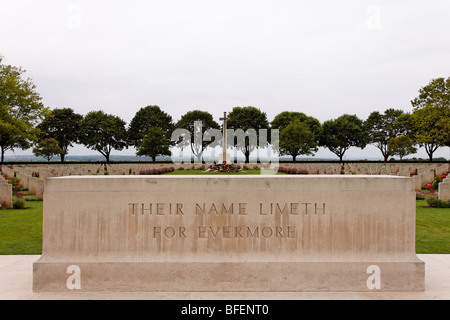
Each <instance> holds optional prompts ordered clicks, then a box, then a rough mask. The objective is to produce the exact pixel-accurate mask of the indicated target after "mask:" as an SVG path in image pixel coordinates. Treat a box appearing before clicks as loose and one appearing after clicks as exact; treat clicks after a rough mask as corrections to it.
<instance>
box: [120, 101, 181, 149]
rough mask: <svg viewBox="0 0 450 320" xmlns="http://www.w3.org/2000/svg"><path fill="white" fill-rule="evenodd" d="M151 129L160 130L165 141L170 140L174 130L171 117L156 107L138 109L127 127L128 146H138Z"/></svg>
mask: <svg viewBox="0 0 450 320" xmlns="http://www.w3.org/2000/svg"><path fill="white" fill-rule="evenodd" d="M151 127H157V128H160V129H161V130H162V131H163V132H164V135H165V136H166V137H167V139H170V137H171V134H172V131H173V130H174V125H173V121H172V116H170V115H169V114H167V113H165V112H164V111H162V110H161V109H160V108H159V107H158V106H147V107H144V108H141V109H139V111H138V112H136V114H135V116H134V117H133V119H131V122H130V124H129V126H128V141H129V144H130V145H133V146H137V145H139V144H140V143H141V142H142V139H143V138H144V136H145V135H146V133H147V131H148V129H149V128H151Z"/></svg>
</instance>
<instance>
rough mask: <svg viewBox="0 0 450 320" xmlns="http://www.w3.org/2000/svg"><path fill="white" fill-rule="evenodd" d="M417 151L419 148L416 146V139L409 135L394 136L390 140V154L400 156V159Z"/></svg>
mask: <svg viewBox="0 0 450 320" xmlns="http://www.w3.org/2000/svg"><path fill="white" fill-rule="evenodd" d="M416 152H417V148H416V147H414V141H413V140H412V139H411V137H410V136H408V135H401V136H398V137H393V138H391V140H389V143H388V153H389V154H390V155H395V156H399V157H400V160H403V157H405V156H407V155H409V154H412V153H416Z"/></svg>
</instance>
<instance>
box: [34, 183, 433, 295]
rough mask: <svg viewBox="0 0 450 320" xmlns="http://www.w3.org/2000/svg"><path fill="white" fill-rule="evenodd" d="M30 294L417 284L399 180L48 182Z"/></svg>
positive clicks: (411, 207)
mask: <svg viewBox="0 0 450 320" xmlns="http://www.w3.org/2000/svg"><path fill="white" fill-rule="evenodd" d="M45 181H46V182H45V183H46V185H45V189H44V190H45V191H44V193H45V194H44V221H43V252H42V256H41V258H40V259H39V260H38V261H37V262H36V263H35V264H34V266H33V274H34V276H33V288H34V290H35V291H69V290H71V289H73V288H74V289H73V290H82V291H371V290H381V291H421V290H424V277H425V275H424V263H423V262H422V261H420V260H419V259H418V258H417V256H416V254H415V193H414V183H413V180H412V179H410V178H405V177H398V176H370V175H367V176H366V175H364V176H355V175H320V176H312V175H307V176H302V175H296V176H72V177H62V178H48V179H46V180H45Z"/></svg>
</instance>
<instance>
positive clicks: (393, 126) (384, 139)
mask: <svg viewBox="0 0 450 320" xmlns="http://www.w3.org/2000/svg"><path fill="white" fill-rule="evenodd" d="M403 114H404V113H403V111H402V110H398V109H392V108H390V109H387V110H386V111H384V113H380V112H378V111H374V112H372V113H371V114H370V115H369V117H368V118H367V120H366V121H365V126H366V129H367V134H368V138H369V140H368V143H371V144H374V145H375V146H376V147H377V148H378V149H380V151H381V154H382V155H383V158H384V161H387V160H388V157H389V156H390V155H391V154H390V153H389V149H388V144H389V141H390V140H391V139H392V138H395V137H397V136H399V135H400V134H401V133H403V132H404V131H405V130H406V129H407V128H405V125H404V124H405V122H404V121H403V122H401V121H398V119H399V117H400V116H402V115H403ZM403 119H404V118H403Z"/></svg>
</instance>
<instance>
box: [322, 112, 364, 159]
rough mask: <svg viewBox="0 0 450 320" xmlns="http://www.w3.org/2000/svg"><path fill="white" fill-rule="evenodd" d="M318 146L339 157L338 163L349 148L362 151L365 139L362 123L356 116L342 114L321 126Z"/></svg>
mask: <svg viewBox="0 0 450 320" xmlns="http://www.w3.org/2000/svg"><path fill="white" fill-rule="evenodd" d="M319 144H320V145H321V146H323V147H326V148H328V149H329V150H330V151H331V152H333V153H334V154H335V155H337V156H338V157H339V161H342V158H343V156H344V154H345V152H346V151H347V150H348V149H349V148H350V147H358V148H362V149H364V148H365V146H366V145H367V137H366V132H365V127H364V122H363V121H362V120H361V119H359V118H358V117H357V116H356V115H349V114H344V115H342V116H340V117H339V118H337V119H333V120H328V121H325V122H324V123H323V124H322V135H321V137H320V139H319Z"/></svg>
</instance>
